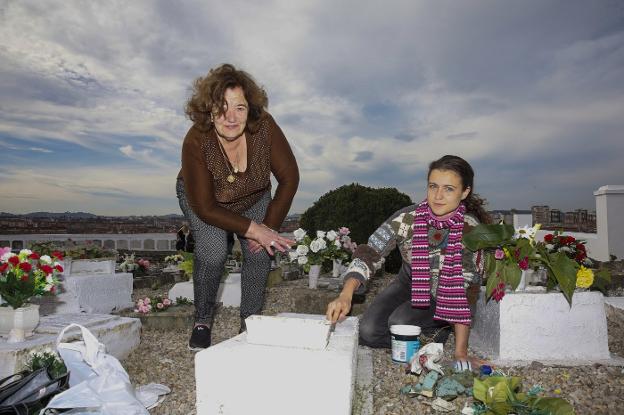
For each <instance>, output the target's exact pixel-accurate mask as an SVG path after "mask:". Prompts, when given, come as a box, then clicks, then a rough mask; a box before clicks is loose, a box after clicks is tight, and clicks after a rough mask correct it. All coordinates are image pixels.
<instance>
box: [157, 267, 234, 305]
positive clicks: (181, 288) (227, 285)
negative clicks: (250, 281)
mask: <svg viewBox="0 0 624 415" xmlns="http://www.w3.org/2000/svg"><path fill="white" fill-rule="evenodd" d="M168 295H169V298H170V299H171V300H173V301H175V299H176V298H178V297H184V298H188V299H189V300H191V301H193V300H194V299H195V296H194V294H193V281H186V282H179V283H177V284H175V285H174V286H173V287H171V289H170V290H169V294H168ZM217 302H220V303H222V304H223V306H224V307H240V302H241V274H240V273H238V272H233V273H230V274H229V275H228V276H227V277H226V279H225V280H224V281H223V282H221V284H219V291H218V292H217Z"/></svg>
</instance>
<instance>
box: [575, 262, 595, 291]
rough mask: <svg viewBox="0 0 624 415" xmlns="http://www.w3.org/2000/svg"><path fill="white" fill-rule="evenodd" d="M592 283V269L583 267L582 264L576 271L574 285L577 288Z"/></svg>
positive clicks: (587, 286)
mask: <svg viewBox="0 0 624 415" xmlns="http://www.w3.org/2000/svg"><path fill="white" fill-rule="evenodd" d="M593 283H594V271H592V270H591V269H589V268H585V267H584V266H583V265H581V267H580V268H579V270H578V271H577V272H576V286H577V287H578V288H589V287H591V285H592V284H593Z"/></svg>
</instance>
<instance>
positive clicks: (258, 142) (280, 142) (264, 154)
mask: <svg viewBox="0 0 624 415" xmlns="http://www.w3.org/2000/svg"><path fill="white" fill-rule="evenodd" d="M245 137H246V139H247V169H246V170H245V171H244V172H238V173H235V174H234V175H235V177H236V180H234V182H233V183H230V182H229V181H228V180H227V178H228V176H229V175H230V174H232V171H233V168H232V166H231V164H230V162H229V160H228V159H227V157H225V155H224V153H223V152H222V151H221V149H220V148H219V142H218V138H217V135H216V133H215V131H214V128H213V129H210V130H208V131H203V130H201V129H200V128H198V127H197V126H193V127H191V129H190V130H189V131H188V133H187V134H186V137H185V138H184V143H183V145H182V170H180V174H179V175H178V177H182V178H183V179H184V189H185V191H186V197H187V199H188V202H189V205H190V206H191V208H192V209H193V211H194V212H195V214H196V215H197V216H199V217H200V218H201V219H202V220H203V221H204V222H206V223H207V224H209V225H213V226H216V227H219V228H221V229H224V230H227V231H231V232H236V233H237V234H240V235H244V234H245V232H246V231H247V229H248V228H249V225H250V224H251V220H250V219H248V218H246V217H244V216H242V215H241V214H242V213H243V212H245V211H246V210H247V209H249V208H250V207H251V206H253V205H254V204H255V203H256V202H257V201H258V200H259V199H260V197H261V196H262V195H263V194H264V193H265V192H267V191H270V190H271V179H270V176H271V173H272V174H273V175H274V176H275V179H276V180H277V183H278V184H277V188H276V190H275V194H274V196H273V199H272V201H271V202H270V204H269V207H268V209H267V212H266V215H265V217H264V220H263V223H264V224H265V225H267V226H268V227H270V228H272V229H275V230H277V229H279V227H280V225H281V224H282V221H283V220H284V218H285V217H286V214H287V213H288V210H289V209H290V205H291V203H292V199H293V197H294V196H295V193H296V191H297V186H298V185H299V168H298V167H297V161H296V160H295V157H294V155H293V152H292V150H291V148H290V146H289V144H288V141H287V140H286V137H285V136H284V133H283V132H282V130H281V129H280V128H279V126H278V125H277V123H276V122H275V120H274V119H273V117H272V116H271V115H269V114H268V113H266V115H265V116H264V118H263V119H261V120H260V121H259V124H258V129H257V131H256V132H255V133H253V134H252V133H250V132H249V131H247V130H246V131H245ZM240 139H243V138H242V137H241V138H240Z"/></svg>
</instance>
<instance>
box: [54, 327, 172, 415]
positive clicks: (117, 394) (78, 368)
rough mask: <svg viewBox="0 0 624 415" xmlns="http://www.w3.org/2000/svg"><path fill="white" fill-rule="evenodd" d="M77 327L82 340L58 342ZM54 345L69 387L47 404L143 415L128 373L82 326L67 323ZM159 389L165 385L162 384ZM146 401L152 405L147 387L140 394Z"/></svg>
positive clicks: (82, 410) (118, 414)
mask: <svg viewBox="0 0 624 415" xmlns="http://www.w3.org/2000/svg"><path fill="white" fill-rule="evenodd" d="M72 327H78V328H79V329H80V330H81V332H82V339H83V341H79V342H73V343H61V340H62V339H63V335H64V334H65V332H66V331H67V330H68V329H70V328H72ZM56 349H57V351H58V352H59V354H60V355H61V357H62V358H63V360H64V361H65V366H67V369H68V370H69V372H70V375H69V385H70V388H69V389H68V390H66V391H65V392H62V393H60V394H58V395H56V396H55V397H54V398H52V399H51V400H50V402H49V403H48V405H47V406H46V409H47V408H55V409H68V408H77V409H72V410H71V411H69V412H65V413H67V414H72V415H78V414H90V415H93V414H100V415H147V414H149V412H147V409H145V405H144V404H143V403H141V401H139V400H138V399H137V397H136V395H135V390H134V388H133V387H132V384H131V383H130V379H129V378H128V374H127V373H126V371H125V369H124V368H123V366H122V365H121V363H119V360H117V359H116V358H115V357H114V356H111V355H109V354H106V352H105V346H104V345H103V344H102V343H100V342H99V341H98V339H97V338H96V337H95V336H94V335H93V334H92V333H91V332H90V331H89V330H88V329H87V328H85V327H83V326H81V325H79V324H70V325H69V326H67V327H65V328H64V329H63V330H62V331H61V333H60V334H59V336H58V338H57V339H56ZM158 386H162V388H164V389H161V391H162V392H168V391H169V388H167V387H166V386H163V385H158ZM141 397H142V398H143V399H144V400H145V401H146V403H147V402H149V403H150V405H153V404H154V402H155V401H157V400H158V394H156V397H155V399H154V395H153V393H149V389H148V390H147V391H144V393H142V396H141Z"/></svg>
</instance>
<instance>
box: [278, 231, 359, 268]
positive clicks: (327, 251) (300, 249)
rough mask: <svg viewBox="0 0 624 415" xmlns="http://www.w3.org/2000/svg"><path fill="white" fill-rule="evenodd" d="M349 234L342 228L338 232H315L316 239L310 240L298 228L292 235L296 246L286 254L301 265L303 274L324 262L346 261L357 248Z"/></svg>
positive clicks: (305, 233) (309, 237)
mask: <svg viewBox="0 0 624 415" xmlns="http://www.w3.org/2000/svg"><path fill="white" fill-rule="evenodd" d="M349 233H350V231H349V228H346V227H344V226H343V227H341V228H340V229H339V230H338V231H335V230H330V231H327V232H325V231H316V237H315V238H312V237H311V236H310V235H308V234H307V232H306V231H305V230H303V229H301V228H299V229H297V230H296V231H295V232H294V233H293V234H294V237H295V240H296V241H297V246H296V248H295V249H294V250H292V251H290V252H289V253H288V258H289V260H290V262H294V263H297V264H298V265H301V266H302V267H303V270H304V271H305V272H309V271H310V265H322V264H323V262H324V261H326V260H334V259H337V260H341V261H348V260H350V259H351V255H352V253H353V251H354V250H355V248H356V247H357V244H356V243H355V242H353V241H351V238H350V237H349Z"/></svg>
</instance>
